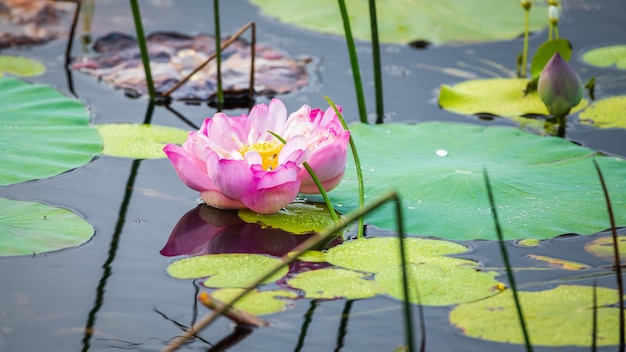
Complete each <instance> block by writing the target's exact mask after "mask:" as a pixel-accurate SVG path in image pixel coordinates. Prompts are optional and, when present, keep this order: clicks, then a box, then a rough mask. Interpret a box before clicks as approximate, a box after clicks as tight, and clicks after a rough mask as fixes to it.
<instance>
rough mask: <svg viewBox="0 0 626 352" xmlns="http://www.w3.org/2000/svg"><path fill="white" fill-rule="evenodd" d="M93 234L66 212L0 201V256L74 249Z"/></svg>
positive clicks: (2, 199) (83, 220)
mask: <svg viewBox="0 0 626 352" xmlns="http://www.w3.org/2000/svg"><path fill="white" fill-rule="evenodd" d="M93 234H94V229H93V227H92V226H91V225H90V224H89V223H88V222H87V221H85V219H83V218H81V217H80V216H78V215H76V214H75V213H73V212H71V211H70V210H67V209H63V208H57V207H52V206H49V205H45V204H41V203H37V202H23V201H17V200H10V199H6V198H0V256H14V255H33V254H38V253H44V252H51V251H57V250H60V249H64V248H70V247H76V246H80V245H81V244H83V243H85V242H87V241H89V239H90V238H91V237H92V236H93Z"/></svg>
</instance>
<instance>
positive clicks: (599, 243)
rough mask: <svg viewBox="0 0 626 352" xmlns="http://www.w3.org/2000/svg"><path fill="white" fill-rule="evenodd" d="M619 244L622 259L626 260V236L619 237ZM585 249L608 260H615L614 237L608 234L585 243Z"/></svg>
mask: <svg viewBox="0 0 626 352" xmlns="http://www.w3.org/2000/svg"><path fill="white" fill-rule="evenodd" d="M617 246H618V249H619V253H620V257H621V258H620V260H621V261H622V262H624V261H626V237H624V236H618V237H617ZM585 250H586V251H587V252H589V253H590V254H592V255H595V256H596V257H600V258H602V259H606V260H608V261H614V260H615V249H614V246H613V237H611V236H606V237H600V238H596V239H595V240H593V241H591V242H589V243H586V244H585Z"/></svg>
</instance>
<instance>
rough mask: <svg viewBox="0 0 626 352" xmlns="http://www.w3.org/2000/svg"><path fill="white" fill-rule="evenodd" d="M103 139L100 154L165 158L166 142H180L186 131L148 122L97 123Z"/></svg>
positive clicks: (137, 157) (135, 157)
mask: <svg viewBox="0 0 626 352" xmlns="http://www.w3.org/2000/svg"><path fill="white" fill-rule="evenodd" d="M96 127H97V128H98V132H100V135H101V136H102V140H104V150H102V154H106V155H113V156H121V157H125V158H134V159H155V158H165V153H164V152H163V147H164V146H165V145H166V144H167V143H173V144H182V143H184V142H185V140H186V139H187V135H188V133H189V132H188V131H185V130H181V129H179V128H174V127H166V126H158V125H148V124H131V123H120V124H106V125H97V126H96Z"/></svg>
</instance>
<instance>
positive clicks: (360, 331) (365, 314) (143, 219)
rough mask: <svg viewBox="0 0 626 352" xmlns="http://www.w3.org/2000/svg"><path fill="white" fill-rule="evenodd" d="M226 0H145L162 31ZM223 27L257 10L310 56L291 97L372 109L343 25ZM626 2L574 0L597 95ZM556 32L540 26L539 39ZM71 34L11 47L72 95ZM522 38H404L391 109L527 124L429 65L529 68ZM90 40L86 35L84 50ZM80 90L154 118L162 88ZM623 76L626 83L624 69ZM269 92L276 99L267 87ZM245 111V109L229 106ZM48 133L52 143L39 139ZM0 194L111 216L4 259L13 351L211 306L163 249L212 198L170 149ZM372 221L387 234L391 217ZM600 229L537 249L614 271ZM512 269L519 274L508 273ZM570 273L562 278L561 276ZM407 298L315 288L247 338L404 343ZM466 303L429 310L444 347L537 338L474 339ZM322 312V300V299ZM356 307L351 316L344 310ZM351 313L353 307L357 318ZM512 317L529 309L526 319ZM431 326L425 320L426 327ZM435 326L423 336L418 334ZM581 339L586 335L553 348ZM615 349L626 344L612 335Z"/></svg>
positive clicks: (119, 332)
mask: <svg viewBox="0 0 626 352" xmlns="http://www.w3.org/2000/svg"><path fill="white" fill-rule="evenodd" d="M211 5H212V4H211V2H208V1H199V0H198V1H191V0H186V1H173V0H170V1H168V0H161V1H151V2H147V1H144V2H142V4H141V6H142V14H143V16H144V26H145V30H146V32H151V31H154V30H175V31H182V32H187V33H191V34H194V33H198V32H212V27H213V22H212V10H211ZM221 10H222V31H223V33H233V32H235V31H236V30H237V29H238V28H239V27H241V26H242V25H243V24H245V23H246V22H248V21H255V22H256V24H257V31H258V40H259V42H260V43H263V44H267V45H271V46H274V47H276V48H278V49H280V50H283V51H285V52H286V53H288V54H289V55H291V56H295V57H300V56H310V57H313V59H314V61H313V63H312V64H311V67H310V69H311V71H310V72H311V75H312V82H311V83H310V84H309V86H307V87H306V88H305V89H302V90H300V91H298V92H295V93H292V94H289V95H285V96H281V97H280V98H281V99H282V100H283V101H284V102H285V104H286V105H287V107H288V109H289V110H295V109H296V108H298V107H299V106H301V105H302V104H309V105H311V106H314V107H317V106H325V104H326V103H325V100H324V98H323V96H324V95H328V96H330V97H331V98H333V100H335V101H336V102H337V103H339V104H341V105H343V107H344V111H345V112H346V117H347V118H348V119H350V120H351V121H356V120H358V118H357V107H356V101H355V99H354V94H353V86H352V78H351V75H350V66H349V63H348V56H347V52H346V47H345V42H344V41H343V40H342V39H341V38H338V37H333V36H327V35H322V34H317V33H311V32H308V31H305V30H302V29H298V28H292V27H290V26H285V25H282V24H280V23H277V22H275V21H274V20H272V19H270V18H267V17H264V16H261V15H259V12H258V10H257V9H256V8H255V7H253V6H251V5H250V4H248V3H247V2H245V1H228V2H223V3H222V4H221ZM624 14H626V2H624V1H623V0H604V1H601V2H599V1H596V2H593V1H580V0H576V1H574V0H572V1H568V2H567V3H566V12H565V13H563V14H562V21H561V25H560V33H561V35H562V36H565V37H567V38H569V39H570V40H572V42H573V43H574V59H573V60H572V65H573V67H574V68H575V69H576V70H577V71H578V72H580V74H581V76H582V78H583V80H586V79H587V78H589V77H590V76H591V75H596V76H597V78H598V91H597V97H598V98H602V97H606V96H610V95H615V94H623V93H624V91H625V90H626V74H624V72H623V71H618V70H613V69H603V70H598V69H593V68H591V67H590V66H588V65H585V64H583V63H582V62H581V61H580V56H581V53H582V51H583V50H585V49H588V48H592V47H595V46H598V45H600V44H604V43H611V44H612V43H618V42H620V41H622V42H623V41H624V40H625V39H626V22H625V21H624V19H623V16H624ZM112 27H114V28H115V29H116V30H120V31H124V32H128V33H133V32H134V27H133V23H132V20H131V15H130V8H129V7H128V4H127V3H126V2H124V1H119V0H108V1H101V0H98V1H97V2H96V11H95V16H94V22H93V27H92V32H91V35H92V36H93V37H98V36H100V35H103V34H105V33H107V32H108V31H109V30H111V28H112ZM546 35H547V33H545V32H542V33H538V34H536V35H534V36H533V37H531V41H530V45H531V52H534V48H536V47H537V46H538V45H539V44H540V43H541V42H543V40H545V37H546ZM64 45H65V43H64V42H63V41H56V42H52V43H50V44H47V45H45V46H42V47H34V48H30V49H21V50H11V51H7V53H8V52H11V53H18V54H20V55H24V56H29V57H34V58H37V59H40V60H42V61H44V62H45V63H46V65H47V66H48V71H47V73H46V74H45V75H43V76H41V77H37V78H35V79H33V80H32V81H35V82H41V83H47V84H51V85H53V86H54V87H56V88H57V89H59V90H60V91H62V92H65V93H68V94H69V86H68V80H67V75H66V72H65V71H64V70H63V56H62V53H63V51H64ZM358 49H359V54H360V59H361V62H360V63H361V67H362V71H363V77H364V79H365V93H366V96H367V97H368V102H367V106H368V111H369V112H370V113H373V112H374V111H375V107H374V99H373V96H374V95H373V83H372V78H371V77H372V76H373V75H372V70H371V58H370V56H371V55H370V53H371V51H370V48H369V46H368V44H367V43H359V45H358ZM520 49H521V40H512V41H506V42H499V43H493V44H479V45H468V46H456V47H431V48H428V49H426V50H415V49H411V48H409V47H407V46H402V45H385V46H383V48H382V55H383V58H382V61H383V64H384V65H385V72H384V73H383V78H384V86H385V106H386V109H385V110H386V113H387V116H388V121H396V122H419V121H428V120H448V121H457V122H467V123H479V124H498V125H510V126H516V124H515V123H513V122H510V121H508V120H504V119H497V120H494V121H484V120H481V119H479V118H477V117H474V116H462V115H457V114H453V113H449V112H446V111H443V110H440V109H439V108H438V107H437V105H436V103H435V100H436V90H437V89H438V87H439V85H440V84H442V83H446V84H453V83H456V82H459V81H461V79H460V78H455V77H452V76H449V75H446V74H443V73H440V72H437V71H433V70H429V69H423V68H420V67H422V66H418V63H419V64H422V65H433V66H440V67H457V68H458V66H457V62H458V61H463V62H468V63H471V64H474V65H479V66H480V61H479V60H477V58H486V59H489V60H493V61H496V62H499V63H502V64H504V65H506V66H508V67H513V65H514V61H515V57H516V55H517V52H519V51H520ZM82 51H83V48H82V44H81V42H80V40H77V41H76V43H75V45H74V48H73V52H74V54H75V55H78V54H81V53H82ZM610 76H614V77H620V76H621V77H622V78H621V81H619V80H618V84H617V85H613V86H610V87H609V86H604V85H603V81H602V79H601V77H610ZM71 78H72V82H73V85H74V89H75V91H76V92H77V94H78V97H79V99H81V100H82V101H83V102H84V103H85V105H86V106H88V107H89V109H90V111H91V113H92V117H93V122H94V123H109V122H134V123H141V122H143V121H144V120H145V117H146V111H147V105H148V104H147V100H145V99H129V98H127V97H125V96H124V95H123V94H122V93H121V92H119V91H114V90H112V89H111V88H110V87H109V86H107V85H105V84H100V83H98V82H97V81H96V80H94V79H93V78H92V77H88V76H86V75H82V74H78V73H74V74H72V75H71ZM619 82H621V83H619ZM258 102H267V100H266V99H264V98H260V99H259V100H258ZM173 107H174V108H176V109H177V110H179V111H180V112H181V113H183V114H184V115H185V116H186V117H187V118H188V119H190V120H192V121H193V122H194V123H196V124H200V122H201V121H202V120H203V119H204V118H205V117H207V116H210V115H212V114H213V113H214V110H212V109H211V108H209V107H207V106H206V105H203V106H189V105H185V104H182V103H175V104H173ZM243 112H245V110H234V111H230V112H229V114H239V113H243ZM151 121H152V123H155V124H160V125H168V126H174V127H180V128H185V129H188V128H189V127H188V125H187V124H186V123H185V122H183V121H181V120H180V119H178V118H177V117H175V115H173V114H172V113H170V112H169V111H167V110H166V109H165V108H163V107H162V106H157V107H156V108H155V109H154V113H153V115H152V116H151ZM567 137H568V138H570V139H572V140H573V141H575V142H577V143H580V144H582V145H585V146H588V147H590V148H594V149H598V150H603V151H605V152H607V153H612V154H616V155H621V156H626V132H625V131H624V130H618V129H612V130H611V129H609V130H596V129H593V128H591V127H587V126H583V125H580V124H578V123H576V122H575V120H572V123H571V124H570V125H569V126H568V132H567ZM34 143H36V141H34ZM0 195H2V196H4V197H8V198H12V199H20V200H37V201H43V202H46V203H49V204H52V205H58V206H63V207H67V208H70V209H73V210H75V211H76V212H77V213H79V214H81V215H82V216H84V217H85V218H86V220H87V221H89V222H90V223H91V224H92V225H93V226H94V227H95V229H96V235H95V236H94V238H93V239H92V240H91V241H90V242H89V243H87V244H85V245H83V246H81V247H79V248H73V249H67V250H63V251H59V252H55V253H47V254H43V255H37V256H34V257H31V256H26V257H16V258H0V268H1V270H0V351H7V352H8V351H10V352H13V351H87V350H88V351H118V350H131V351H158V350H160V349H161V348H162V347H163V346H164V344H165V343H167V341H169V340H170V339H172V338H173V337H175V336H177V335H179V334H180V333H181V326H179V325H183V326H189V325H191V324H192V323H193V321H194V320H195V319H196V318H197V317H201V316H203V315H204V314H206V312H207V310H206V309H205V308H203V307H197V305H196V303H195V296H196V294H197V287H196V286H194V283H193V282H191V281H188V280H175V279H171V278H170V277H168V275H167V274H166V272H165V268H166V267H167V265H168V264H169V263H170V262H171V261H172V259H171V258H166V257H163V256H161V255H159V250H160V249H161V248H162V247H163V245H164V244H165V243H166V241H167V239H168V236H169V233H170V230H171V229H172V228H173V226H174V225H175V224H176V222H177V221H178V219H179V218H180V217H181V216H182V215H184V214H185V213H186V212H187V211H189V210H190V209H192V208H193V207H195V206H196V204H197V203H196V198H197V193H196V192H194V191H192V190H190V189H188V188H186V187H185V186H184V185H183V184H182V182H180V180H179V179H178V177H177V176H176V174H175V172H174V170H173V168H172V167H171V165H170V163H169V161H168V160H166V159H162V160H144V161H134V160H129V159H122V158H115V157H107V156H102V157H100V158H98V159H97V160H95V161H94V162H92V163H90V164H88V165H86V166H84V167H82V168H80V169H78V170H75V171H72V172H69V173H67V174H64V175H60V176H57V177H53V178H50V179H46V180H41V181H32V182H25V183H22V184H18V185H13V186H7V187H1V188H0ZM370 234H373V235H376V234H377V232H376V231H375V230H371V231H370ZM586 241H588V238H583V237H581V236H573V237H567V238H557V239H553V240H550V241H547V242H546V243H545V244H544V245H543V246H542V247H541V248H539V249H534V250H532V253H535V254H542V255H550V256H555V257H559V258H564V259H570V260H576V261H580V262H584V263H586V264H589V265H591V266H592V267H593V269H589V270H587V271H585V272H583V273H582V274H590V275H591V274H594V273H598V272H607V263H606V262H603V261H601V260H599V259H595V258H593V257H591V256H589V255H588V254H586V253H585V252H584V251H583V250H582V245H583V244H584V243H585V242H586ZM468 245H469V246H470V247H471V252H470V253H469V254H468V255H467V256H466V257H468V258H472V259H476V260H479V261H481V262H482V263H483V264H484V265H485V266H487V267H490V266H491V267H501V266H502V263H501V261H500V257H499V255H497V253H498V252H497V247H496V245H495V244H494V243H491V242H474V243H469V244H468ZM509 249H510V250H511V256H512V258H513V261H514V266H515V265H520V266H522V265H523V266H532V265H533V264H532V263H529V260H528V259H525V258H524V255H525V254H527V253H530V251H529V250H527V249H523V248H520V247H515V246H513V245H509ZM580 275H581V273H580V272H565V271H523V272H520V273H519V274H517V277H518V279H519V280H520V281H521V284H522V285H524V287H525V288H527V289H546V288H551V287H553V286H554V285H555V284H556V283H557V281H558V280H561V281H562V280H566V281H567V282H570V283H577V284H591V283H592V279H589V278H587V279H581V278H580V277H579V276H580ZM501 279H502V280H504V278H501ZM555 280H556V281H555ZM614 282H615V279H614V277H612V276H610V275H605V276H602V277H600V278H599V279H598V284H599V285H601V286H607V287H615V283H614ZM400 308H401V306H400V304H399V302H397V301H394V300H391V299H388V298H384V297H379V298H373V299H367V300H359V301H354V302H346V301H345V300H337V301H319V302H318V301H308V300H299V301H297V303H296V305H295V307H294V308H293V309H290V310H288V311H286V312H284V313H280V314H275V315H270V316H268V317H267V319H268V320H269V321H270V322H271V323H272V327H270V328H263V329H257V330H254V331H253V332H252V333H251V334H250V335H248V336H247V337H246V338H244V339H243V340H242V341H241V342H240V343H239V344H237V345H236V346H235V347H232V348H230V349H229V350H231V351H292V350H293V351H333V350H342V351H391V350H392V349H393V348H394V347H396V346H399V345H402V344H403V322H402V318H401V309H400ZM450 309H451V308H450V307H439V308H425V320H426V324H427V350H429V351H522V350H523V347H521V346H512V345H505V344H498V343H491V342H484V341H479V340H474V339H469V338H466V337H463V336H461V335H460V334H459V333H458V332H457V331H455V329H454V328H453V327H452V326H451V325H449V323H448V322H447V314H448V313H449V311H450ZM307 312H309V313H307ZM344 312H345V313H347V312H349V314H347V315H345V314H342V313H344ZM343 315H345V316H347V318H345V317H343V318H342V316H343ZM511 323H512V324H514V323H516V322H511ZM232 332H233V325H232V324H231V323H230V322H228V321H227V320H225V319H220V320H218V321H217V322H216V323H215V324H213V325H212V326H211V327H210V328H209V329H206V330H205V331H203V332H202V334H201V337H202V339H203V340H205V341H208V342H210V343H211V344H216V343H217V342H218V341H220V340H222V339H224V338H225V337H227V336H228V335H230V334H231V333H232ZM416 334H417V332H416ZM416 336H418V338H419V335H416ZM209 348H210V345H209V344H207V342H203V341H201V340H196V341H195V342H194V343H193V344H191V345H188V346H186V347H185V348H183V350H189V351H204V350H208V349H209ZM538 350H546V351H569V350H580V351H586V350H587V349H583V348H578V349H576V348H568V347H563V348H543V349H541V348H539V349H538ZM600 350H602V351H613V350H615V348H614V347H607V348H602V349H600Z"/></svg>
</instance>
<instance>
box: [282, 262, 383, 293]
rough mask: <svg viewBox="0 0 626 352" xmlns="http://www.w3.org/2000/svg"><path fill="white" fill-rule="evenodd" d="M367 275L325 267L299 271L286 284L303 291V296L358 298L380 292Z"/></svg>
mask: <svg viewBox="0 0 626 352" xmlns="http://www.w3.org/2000/svg"><path fill="white" fill-rule="evenodd" d="M367 276H368V275H367V274H363V273H357V272H356V271H352V270H346V269H337V268H325V269H318V270H312V271H305V272H301V273H299V274H297V275H296V276H295V277H293V278H292V279H289V281H287V284H288V285H289V286H291V287H293V288H297V289H299V290H302V291H304V296H305V297H306V298H312V299H335V298H347V299H360V298H369V297H373V296H376V295H378V294H380V293H382V290H381V288H380V287H379V286H378V285H376V283H374V281H373V280H368V279H366V277H367Z"/></svg>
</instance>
